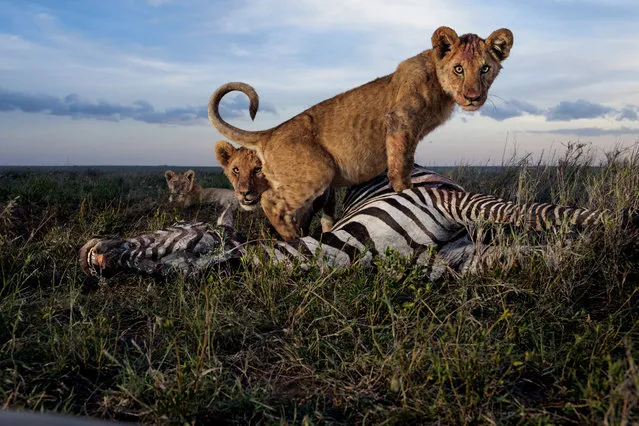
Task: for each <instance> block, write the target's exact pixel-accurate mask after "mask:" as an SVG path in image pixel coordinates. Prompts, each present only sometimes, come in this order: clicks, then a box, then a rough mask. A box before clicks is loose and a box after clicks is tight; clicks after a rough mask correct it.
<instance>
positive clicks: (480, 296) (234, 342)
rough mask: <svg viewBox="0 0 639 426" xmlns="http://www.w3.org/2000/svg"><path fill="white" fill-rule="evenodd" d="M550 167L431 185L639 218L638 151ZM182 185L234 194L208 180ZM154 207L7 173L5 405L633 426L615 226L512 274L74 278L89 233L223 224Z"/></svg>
mask: <svg viewBox="0 0 639 426" xmlns="http://www.w3.org/2000/svg"><path fill="white" fill-rule="evenodd" d="M635 148H636V147H635ZM552 162H553V163H554V166H552V167H546V166H541V165H539V164H532V162H531V160H530V158H528V157H525V158H520V159H513V160H511V161H509V162H507V163H508V164H506V165H505V166H504V167H502V168H499V169H495V168H474V167H463V166H460V167H452V168H447V169H445V170H444V173H445V174H447V175H448V176H451V177H453V178H454V179H456V180H457V181H458V182H460V183H461V184H462V185H464V186H465V187H466V188H467V189H469V190H473V191H481V192H484V193H491V194H495V195H499V196H503V197H506V198H509V199H512V200H519V201H522V202H525V201H533V200H534V201H552V202H555V203H562V204H572V205H579V206H584V207H596V208H609V209H613V210H619V209H622V208H628V207H631V208H634V209H637V208H639V197H638V195H639V155H638V152H637V150H636V149H632V150H630V151H622V152H619V151H618V150H617V151H615V152H612V153H609V154H608V159H607V160H604V161H603V164H600V163H599V162H593V160H592V159H591V156H590V152H589V151H588V148H587V147H583V146H580V145H569V146H568V147H567V148H566V149H565V152H564V153H562V154H561V158H558V159H556V161H552ZM600 165H601V167H593V166H600ZM197 181H198V182H199V183H201V184H203V185H205V186H208V185H210V186H226V187H229V185H228V182H227V181H226V179H225V178H224V177H223V176H222V175H221V174H219V173H206V172H201V171H198V174H197ZM167 198H168V194H167V190H166V186H165V182H164V177H163V174H162V170H160V169H158V170H153V171H138V172H135V171H131V170H129V169H127V170H117V169H113V170H104V169H55V170H44V171H43V170H39V171H38V170H31V171H29V170H26V169H11V168H5V169H2V170H0V274H1V275H0V277H1V280H2V281H1V285H2V286H1V289H0V404H2V407H4V408H13V409H24V410H35V411H57V412H63V413H72V414H76V415H89V416H93V417H100V418H106V419H117V420H122V421H136V422H143V423H168V422H171V423H182V424H209V423H228V424H231V423H269V424H272V423H280V424H321V423H335V424H381V423H384V424H387V423H389V424H406V423H437V424H463V423H473V424H494V423H498V424H547V423H555V424H602V423H606V424H627V423H629V422H630V423H632V422H638V421H639V412H638V411H637V392H638V386H639V369H638V368H637V366H636V365H635V362H636V361H635V360H636V359H637V358H638V356H639V342H638V339H637V338H638V336H639V334H638V333H639V311H638V309H637V302H638V299H639V297H638V295H637V291H638V289H639V286H638V284H639V256H637V254H638V252H639V250H638V249H637V247H635V243H636V241H637V234H636V233H633V232H631V231H629V230H628V229H625V228H622V227H619V226H617V225H616V224H615V223H608V224H606V226H605V227H604V229H602V230H596V231H593V232H591V233H589V234H588V235H584V236H579V237H578V238H574V237H573V238H572V243H570V244H566V243H565V242H563V241H564V240H565V237H566V235H565V233H564V232H557V233H551V234H549V235H548V236H547V237H546V238H547V240H548V243H549V245H548V247H547V248H545V249H540V250H538V251H536V252H535V253H534V254H532V255H530V256H527V257H525V258H523V259H522V260H521V262H519V263H518V264H516V265H514V266H512V265H509V266H507V267H496V268H492V269H490V270H487V271H485V272H482V273H481V274H480V275H478V276H466V277H450V278H449V279H447V280H444V281H439V282H428V281H427V280H426V279H424V278H423V276H424V274H423V273H422V270H421V268H420V267H416V266H415V265H412V264H410V262H408V261H406V260H404V259H400V258H397V257H392V256H391V258H389V259H388V260H386V261H383V262H378V263H377V265H376V266H377V267H376V268H375V270H366V269H363V268H361V267H353V268H350V269H348V270H343V271H333V272H331V273H321V272H320V271H319V270H316V269H311V270H310V271H308V272H302V271H300V270H296V269H294V270H284V269H280V268H276V267H269V268H262V269H260V268H247V269H244V270H239V271H236V272H230V271H228V270H224V269H212V270H210V271H208V272H206V273H205V274H203V275H202V276H201V277H199V278H188V277H187V278H181V277H179V276H176V277H172V278H169V279H160V278H152V277H148V276H140V275H124V274H121V275H117V276H115V277H114V278H111V279H109V280H102V281H100V280H97V279H96V278H89V277H86V276H85V275H83V273H82V272H81V270H80V266H79V263H78V260H77V254H78V249H79V247H80V246H81V245H82V244H83V243H84V242H85V241H87V240H88V239H90V238H91V237H93V236H96V235H101V236H110V235H125V236H130V235H134V234H136V233H140V232H145V231H153V230H156V229H158V228H160V227H162V226H165V225H169V224H171V223H172V222H173V221H175V220H176V219H194V218H198V219H203V220H210V221H213V220H214V219H215V217H216V213H217V211H216V210H215V208H214V207H205V208H201V209H191V210H186V211H182V210H179V209H176V208H174V207H171V206H169V205H168V203H167V201H166V200H167ZM263 220H264V218H263V216H261V215H260V214H257V215H251V214H248V213H243V214H241V216H240V218H239V224H238V226H239V228H240V229H241V230H242V231H243V232H244V233H245V234H246V235H247V236H248V237H251V236H257V235H259V230H260V229H261V226H262V223H263ZM529 238H536V237H534V236H532V237H531V236H528V235H524V234H521V233H518V234H517V235H515V236H512V235H510V236H509V237H508V238H505V240H504V241H505V242H502V243H504V244H506V243H507V244H511V245H514V244H522V243H524V242H526V241H528V239H529ZM562 246H563V247H562Z"/></svg>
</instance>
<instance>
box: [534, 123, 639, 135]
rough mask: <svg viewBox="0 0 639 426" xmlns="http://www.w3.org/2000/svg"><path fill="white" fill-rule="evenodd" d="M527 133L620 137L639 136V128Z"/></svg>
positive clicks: (556, 130) (577, 129)
mask: <svg viewBox="0 0 639 426" xmlns="http://www.w3.org/2000/svg"><path fill="white" fill-rule="evenodd" d="M525 133H537V134H559V135H574V136H584V137H592V136H620V135H636V134H639V128H633V127H626V126H622V127H620V128H617V129H602V128H600V127H578V128H572V129H551V130H527V131H526V132H525Z"/></svg>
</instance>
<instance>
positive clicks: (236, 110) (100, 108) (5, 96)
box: [0, 89, 277, 125]
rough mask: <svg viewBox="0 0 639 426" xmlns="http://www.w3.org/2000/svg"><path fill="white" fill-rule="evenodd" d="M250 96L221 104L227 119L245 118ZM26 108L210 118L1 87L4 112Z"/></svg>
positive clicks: (157, 118) (183, 121)
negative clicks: (33, 93)
mask: <svg viewBox="0 0 639 426" xmlns="http://www.w3.org/2000/svg"><path fill="white" fill-rule="evenodd" d="M245 98H246V97H242V96H236V97H235V98H231V100H230V102H224V103H222V104H221V105H220V114H221V115H222V117H224V118H225V119H229V118H242V117H245V116H246V115H245V112H246V111H247V110H248V101H247V100H246V99H245ZM11 111H22V112H26V113H42V114H49V115H56V116H67V117H71V118H76V119H80V118H92V119H98V120H107V121H120V120H124V119H131V120H136V121H142V122H145V123H152V124H178V125H190V124H198V123H199V122H201V121H203V120H207V119H208V112H207V108H206V106H200V107H192V106H186V107H175V108H166V109H164V110H156V109H155V108H154V107H153V105H151V103H149V102H147V101H144V100H140V101H135V102H133V103H132V104H131V105H123V104H118V103H111V102H107V101H103V100H99V101H92V100H89V99H84V98H81V97H80V96H79V95H77V94H70V95H67V96H65V97H63V98H59V97H56V96H51V95H43V94H36V95H32V94H26V93H20V92H14V91H9V90H4V89H0V112H11ZM262 111H263V112H267V113H271V114H277V112H276V110H275V108H274V107H273V106H272V105H269V104H266V105H265V106H264V107H263V108H262Z"/></svg>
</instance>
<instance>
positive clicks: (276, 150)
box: [208, 27, 513, 239]
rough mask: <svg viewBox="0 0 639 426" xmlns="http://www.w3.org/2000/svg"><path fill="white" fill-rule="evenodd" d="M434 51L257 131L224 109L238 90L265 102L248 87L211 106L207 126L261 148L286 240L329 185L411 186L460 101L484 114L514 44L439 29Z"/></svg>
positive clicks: (267, 207) (500, 35) (267, 206)
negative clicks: (420, 153) (426, 141)
mask: <svg viewBox="0 0 639 426" xmlns="http://www.w3.org/2000/svg"><path fill="white" fill-rule="evenodd" d="M431 41H432V46H433V48H432V49H429V50H426V51H424V52H422V53H419V54H418V55H416V56H414V57H412V58H409V59H407V60H405V61H403V62H401V63H400V64H399V65H398V67H397V69H396V70H395V72H394V73H392V74H389V75H387V76H385V77H381V78H378V79H376V80H373V81H371V82H369V83H367V84H364V85H363V86H360V87H357V88H355V89H352V90H349V91H347V92H344V93H342V94H339V95H337V96H335V97H333V98H331V99H328V100H325V101H323V102H320V103H319V104H317V105H315V106H312V107H311V108H309V109H307V110H306V111H304V112H302V113H300V114H299V115H297V116H295V117H293V118H291V119H290V120H288V121H286V122H284V123H282V124H280V125H279V126H277V127H274V128H272V129H268V130H262V131H256V132H251V131H247V130H242V129H239V128H237V127H235V126H232V125H230V124H228V123H227V122H226V121H224V120H223V119H222V118H221V117H220V114H219V103H220V101H221V99H222V97H223V96H224V95H226V94H227V93H229V92H232V91H234V90H239V91H241V92H243V93H244V94H246V95H247V96H248V97H249V100H250V106H249V112H250V115H251V118H254V117H255V114H256V113H257V109H258V104H259V99H258V96H257V93H256V92H255V90H254V89H253V88H252V87H251V86H249V85H248V84H244V83H227V84H225V85H223V86H221V87H220V88H218V89H217V90H216V91H215V93H214V94H213V95H212V96H211V100H210V102H209V109H208V110H209V119H210V120H211V123H212V124H213V125H214V126H215V128H217V130H218V131H219V132H220V133H222V134H223V135H224V136H226V137H227V138H229V139H231V140H232V141H234V142H237V143H239V144H240V145H243V146H245V147H247V148H251V149H254V150H256V151H257V153H258V156H259V158H260V159H261V160H262V163H263V164H264V169H263V170H264V174H265V175H266V178H267V179H268V181H269V182H270V185H271V188H270V189H269V190H267V191H266V192H265V193H264V194H263V195H262V207H263V208H264V212H265V213H266V215H267V217H268V218H269V220H270V221H271V223H272V224H273V226H274V227H275V229H277V231H278V232H279V233H280V235H281V236H282V237H283V238H285V239H291V238H295V237H297V236H299V234H300V233H299V227H298V226H297V225H296V224H297V223H298V221H297V218H298V217H299V216H300V214H303V213H304V212H305V211H306V210H307V209H309V207H310V205H311V203H312V201H313V200H314V199H315V198H317V197H318V196H319V195H320V194H322V193H323V192H324V191H325V190H326V189H327V188H328V187H329V186H330V185H334V186H351V185H355V184H358V183H362V182H365V181H367V180H369V179H372V178H373V177H375V176H377V175H378V174H379V173H382V172H383V171H384V170H385V169H388V178H389V180H390V182H391V185H392V186H393V189H394V190H395V191H397V192H400V191H403V190H404V189H407V188H410V187H411V181H410V172H411V170H412V168H413V163H414V156H415V148H416V147H417V144H418V142H419V141H420V140H421V139H422V138H424V137H425V136H426V135H427V134H429V133H430V132H431V131H433V130H434V129H435V128H436V127H438V126H440V125H441V124H442V123H444V122H445V121H446V120H448V119H449V118H450V116H451V114H452V112H453V108H454V107H455V105H459V106H460V107H461V108H462V109H464V110H466V111H476V110H477V109H479V108H480V107H481V106H482V105H483V104H484V102H486V98H487V96H488V88H489V87H490V86H491V84H492V83H493V81H494V80H495V78H496V77H497V74H499V70H500V69H501V62H502V61H503V60H504V59H506V58H507V57H508V55H509V53H510V49H511V47H512V45H513V34H512V32H510V30H508V29H505V28H502V29H499V30H497V31H495V32H493V33H492V34H491V35H490V36H488V38H487V39H485V40H484V39H482V38H480V37H478V36H477V35H475V34H465V35H462V36H461V37H460V36H458V35H457V33H456V32H455V31H453V30H452V29H450V28H448V27H440V28H438V29H437V30H436V31H435V32H434V33H433V36H432V38H431Z"/></svg>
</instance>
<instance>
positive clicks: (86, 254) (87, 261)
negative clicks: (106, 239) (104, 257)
mask: <svg viewBox="0 0 639 426" xmlns="http://www.w3.org/2000/svg"><path fill="white" fill-rule="evenodd" d="M100 241H101V240H100V239H99V238H92V239H90V240H89V241H87V242H86V243H85V244H84V245H83V246H82V247H81V248H80V267H81V268H82V272H84V273H85V274H87V275H95V270H96V269H95V268H96V266H98V265H95V264H94V261H93V256H94V248H95V246H96V245H98V244H99V243H100Z"/></svg>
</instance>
